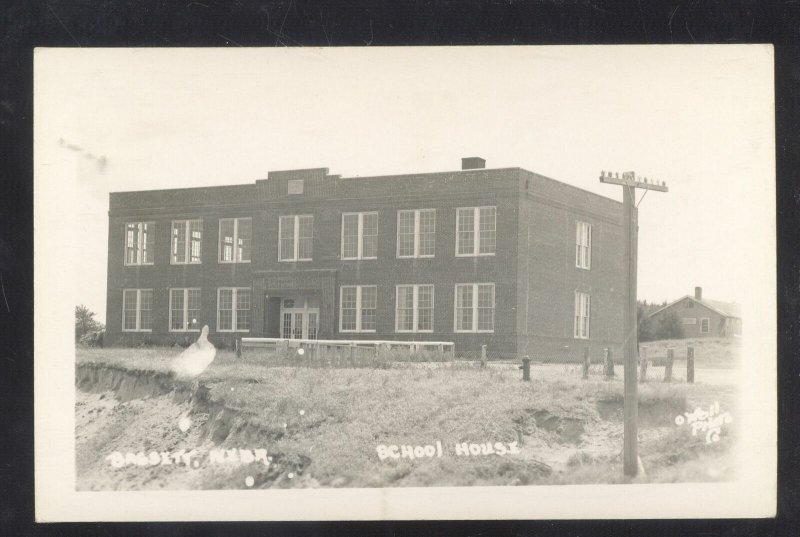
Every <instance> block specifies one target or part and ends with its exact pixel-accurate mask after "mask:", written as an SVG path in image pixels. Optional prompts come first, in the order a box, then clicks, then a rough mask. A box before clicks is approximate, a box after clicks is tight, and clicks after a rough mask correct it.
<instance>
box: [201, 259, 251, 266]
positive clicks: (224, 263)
mask: <svg viewBox="0 0 800 537" xmlns="http://www.w3.org/2000/svg"><path fill="white" fill-rule="evenodd" d="M218 263H219V264H220V265H238V264H240V263H243V264H248V263H250V260H247V261H218ZM194 264H196V265H199V264H200V263H194Z"/></svg>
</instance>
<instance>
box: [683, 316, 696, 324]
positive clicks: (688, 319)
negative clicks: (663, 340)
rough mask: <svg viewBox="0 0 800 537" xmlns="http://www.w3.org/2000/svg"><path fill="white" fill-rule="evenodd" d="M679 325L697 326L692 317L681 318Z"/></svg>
mask: <svg viewBox="0 0 800 537" xmlns="http://www.w3.org/2000/svg"><path fill="white" fill-rule="evenodd" d="M681 324H697V319H696V318H694V317H681Z"/></svg>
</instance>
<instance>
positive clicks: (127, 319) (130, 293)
mask: <svg viewBox="0 0 800 537" xmlns="http://www.w3.org/2000/svg"><path fill="white" fill-rule="evenodd" d="M152 329H153V290H152V289H125V290H124V291H123V292H122V331H123V332H150V331H151V330H152Z"/></svg>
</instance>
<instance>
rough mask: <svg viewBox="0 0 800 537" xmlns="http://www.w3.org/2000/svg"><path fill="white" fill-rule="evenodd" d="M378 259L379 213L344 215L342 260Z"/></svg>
mask: <svg viewBox="0 0 800 537" xmlns="http://www.w3.org/2000/svg"><path fill="white" fill-rule="evenodd" d="M377 257H378V213H344V214H342V259H376V258H377Z"/></svg>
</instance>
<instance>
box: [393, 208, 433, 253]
mask: <svg viewBox="0 0 800 537" xmlns="http://www.w3.org/2000/svg"><path fill="white" fill-rule="evenodd" d="M435 252H436V210H435V209H418V210H407V211H397V257H433V256H434V253H435Z"/></svg>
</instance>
